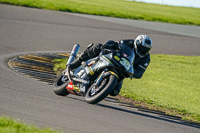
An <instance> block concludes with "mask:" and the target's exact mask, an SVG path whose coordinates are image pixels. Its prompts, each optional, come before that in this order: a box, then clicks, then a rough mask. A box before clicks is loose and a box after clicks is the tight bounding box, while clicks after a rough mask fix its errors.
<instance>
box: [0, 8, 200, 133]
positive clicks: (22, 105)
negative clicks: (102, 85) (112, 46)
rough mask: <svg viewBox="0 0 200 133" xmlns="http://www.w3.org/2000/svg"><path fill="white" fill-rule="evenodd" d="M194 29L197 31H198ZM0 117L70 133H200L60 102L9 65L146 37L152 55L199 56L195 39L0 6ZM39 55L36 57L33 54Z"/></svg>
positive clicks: (74, 100) (152, 117)
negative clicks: (23, 58) (17, 58)
mask: <svg viewBox="0 0 200 133" xmlns="http://www.w3.org/2000/svg"><path fill="white" fill-rule="evenodd" d="M197 28H198V27H197ZM0 31H1V32H0V40H1V41H0V46H1V47H0V72H1V74H0V115H1V116H3V115H8V116H11V117H14V118H19V119H21V120H22V121H25V122H28V123H30V124H35V125H38V126H40V127H52V128H56V129H62V130H64V131H66V132H73V133H98V132H99V133H106V132H109V133H133V132H135V133H200V129H199V128H200V127H199V126H196V125H191V124H187V123H184V122H182V121H180V120H177V119H175V118H172V117H167V116H165V115H160V114H154V113H149V112H144V111H140V110H138V109H137V108H129V107H125V106H119V105H118V104H115V103H113V102H108V101H102V102H100V103H99V104H97V105H90V104H87V103H86V102H85V101H84V98H83V97H76V96H72V95H70V96H67V97H59V96H56V95H55V94H54V92H53V91H52V86H50V85H47V84H44V83H42V82H38V81H36V80H33V79H31V78H27V77H24V76H22V75H20V74H18V73H16V72H14V71H12V70H11V69H10V68H9V67H8V66H7V61H8V59H10V58H12V57H15V56H17V55H22V54H28V53H47V52H42V51H48V52H49V53H51V52H55V51H70V50H71V49H72V47H73V45H74V43H79V44H81V50H82V51H83V50H84V48H85V47H86V46H87V44H89V43H91V42H94V43H103V42H105V41H106V40H109V39H114V40H120V39H123V38H132V37H135V36H137V35H138V34H148V35H149V36H150V37H151V38H152V39H153V42H154V47H153V49H152V53H153V54H176V55H177V54H178V55H199V54H200V52H199V48H200V45H199V42H200V38H198V37H190V36H183V35H178V34H172V33H165V32H160V31H155V30H150V29H143V28H137V27H133V26H126V25H121V24H116V23H111V22H105V21H99V20H95V19H88V18H85V17H81V16H75V15H73V14H69V13H63V12H56V11H48V10H39V9H31V8H23V7H15V6H8V5H0ZM38 51H39V52H38Z"/></svg>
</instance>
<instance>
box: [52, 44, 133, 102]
mask: <svg viewBox="0 0 200 133" xmlns="http://www.w3.org/2000/svg"><path fill="white" fill-rule="evenodd" d="M79 49H80V45H79V44H75V45H74V47H73V49H72V51H71V54H70V56H69V58H68V61H67V64H66V69H65V70H63V71H62V72H61V73H60V74H59V76H58V77H57V78H56V80H55V82H54V87H53V90H54V92H55V94H57V95H60V96H66V95H69V94H74V95H78V96H84V97H85V100H86V102H87V103H90V104H96V103H98V102H100V101H101V100H103V99H104V98H105V97H107V96H108V95H109V94H110V93H111V92H112V91H113V90H114V88H115V86H116V85H117V84H118V83H120V82H121V81H122V80H123V79H125V78H129V77H131V76H132V75H133V74H134V70H133V69H134V68H133V62H134V59H135V53H134V52H133V50H132V49H131V48H130V47H128V46H126V45H124V44H119V46H118V48H117V49H104V50H102V51H101V53H100V54H99V56H97V57H95V58H92V59H89V60H87V61H84V62H82V64H81V65H80V66H79V67H78V68H76V69H74V70H70V69H68V64H70V63H72V62H73V61H74V60H75V58H76V57H77V54H78V51H79Z"/></svg>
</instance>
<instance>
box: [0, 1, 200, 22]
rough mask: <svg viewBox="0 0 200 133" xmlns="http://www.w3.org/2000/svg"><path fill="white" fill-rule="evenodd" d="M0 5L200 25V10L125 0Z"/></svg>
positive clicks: (27, 2) (13, 2) (6, 2)
mask: <svg viewBox="0 0 200 133" xmlns="http://www.w3.org/2000/svg"><path fill="white" fill-rule="evenodd" d="M0 3H3V4H12V5H18V6H26V7H34V8H40V9H50V10H57V11H66V12H74V13H85V14H94V15H103V16H110V17H120V18H128V19H137V20H146V21H157V22H167V23H176V24H187V25H200V8H190V7H175V6H166V5H158V4H147V3H142V2H135V1H125V0H0Z"/></svg>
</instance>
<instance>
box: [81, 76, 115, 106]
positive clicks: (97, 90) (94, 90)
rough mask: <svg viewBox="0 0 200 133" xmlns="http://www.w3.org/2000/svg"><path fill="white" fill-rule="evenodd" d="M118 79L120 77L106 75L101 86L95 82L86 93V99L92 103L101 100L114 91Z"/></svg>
mask: <svg viewBox="0 0 200 133" xmlns="http://www.w3.org/2000/svg"><path fill="white" fill-rule="evenodd" d="M117 81H118V79H117V78H116V77H115V76H114V75H110V76H107V77H105V78H104V79H103V80H102V82H101V83H100V85H99V86H95V83H93V84H92V85H91V87H90V88H89V89H88V91H87V93H86V95H85V99H86V101H87V102H88V103H91V104H96V103H98V102H100V101H101V100H103V99H104V98H105V97H107V95H108V94H110V93H111V92H112V90H113V89H114V87H115V86H116V84H117Z"/></svg>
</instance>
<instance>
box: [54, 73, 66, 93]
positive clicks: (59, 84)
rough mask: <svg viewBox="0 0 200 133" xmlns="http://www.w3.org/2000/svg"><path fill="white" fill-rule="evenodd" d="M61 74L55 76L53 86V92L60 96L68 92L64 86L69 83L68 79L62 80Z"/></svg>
mask: <svg viewBox="0 0 200 133" xmlns="http://www.w3.org/2000/svg"><path fill="white" fill-rule="evenodd" d="M63 77H64V76H63V75H62V73H61V74H60V75H59V76H58V77H57V78H56V80H55V82H54V84H53V86H54V88H53V90H54V92H55V93H56V94H57V95H60V96H66V95H68V94H69V92H68V91H67V89H66V87H67V85H68V84H69V80H67V81H65V82H63V80H62V79H63Z"/></svg>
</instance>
